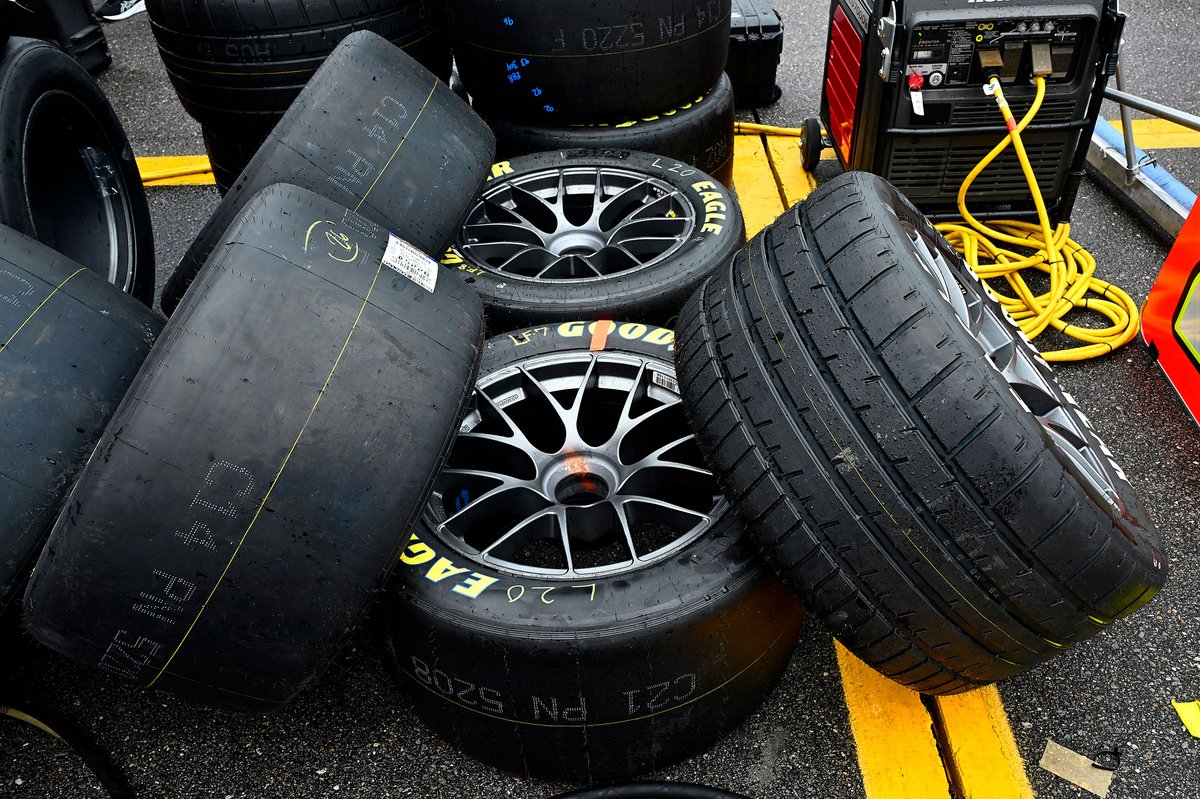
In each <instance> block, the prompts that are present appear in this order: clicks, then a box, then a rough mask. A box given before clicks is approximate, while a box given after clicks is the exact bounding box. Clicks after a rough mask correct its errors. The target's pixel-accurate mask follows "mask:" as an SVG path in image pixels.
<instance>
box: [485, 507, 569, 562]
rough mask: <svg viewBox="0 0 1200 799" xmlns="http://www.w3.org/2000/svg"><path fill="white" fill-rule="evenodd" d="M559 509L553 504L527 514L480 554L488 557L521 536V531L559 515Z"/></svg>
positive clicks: (526, 530) (523, 531) (527, 530)
mask: <svg viewBox="0 0 1200 799" xmlns="http://www.w3.org/2000/svg"><path fill="white" fill-rule="evenodd" d="M558 511H559V508H558V507H557V506H551V507H548V508H543V509H542V510H539V511H537V512H535V513H531V514H529V515H528V516H526V517H524V518H523V519H521V520H520V521H518V522H517V523H516V524H515V525H513V526H512V527H510V528H509V529H508V530H507V531H505V532H504V533H502V534H501V535H500V537H499V538H497V539H496V540H495V541H493V542H492V543H491V544H488V546H487V547H485V548H484V549H481V550H480V551H479V554H481V555H482V556H483V557H484V558H485V559H487V558H488V556H489V555H491V553H492V552H494V551H495V550H496V549H498V548H500V547H501V546H504V545H505V544H509V543H511V542H512V540H513V539H514V538H515V537H517V536H519V535H520V534H521V533H525V532H529V530H530V528H531V527H532V526H533V525H534V524H536V523H537V522H539V521H542V520H552V519H553V518H554V517H555V516H556V515H557V513H558ZM535 537H537V538H540V537H541V536H535Z"/></svg>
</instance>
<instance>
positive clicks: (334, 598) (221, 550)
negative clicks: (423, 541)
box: [25, 186, 483, 711]
mask: <svg viewBox="0 0 1200 799" xmlns="http://www.w3.org/2000/svg"><path fill="white" fill-rule="evenodd" d="M385 247H386V248H387V252H388V255H387V256H385ZM393 250H395V251H396V252H397V253H399V256H398V260H397V258H393V257H392V255H391V253H392V251H393ZM389 267H390V268H389ZM393 270H394V271H393ZM406 270H407V271H406ZM439 271H440V268H438V267H436V262H434V261H433V260H432V259H430V258H428V257H426V256H424V255H421V254H420V253H419V252H418V251H416V250H415V249H414V248H412V247H411V246H410V245H407V244H404V243H403V242H401V241H400V240H399V239H395V237H394V236H390V235H389V234H388V233H387V232H386V231H384V230H383V229H381V228H379V227H377V226H376V225H374V224H373V223H371V222H370V221H368V220H367V219H365V218H363V217H360V216H357V215H355V214H353V213H351V212H349V211H346V210H345V209H344V208H341V207H338V206H336V205H335V204H333V203H331V202H329V201H328V200H325V199H323V198H319V197H317V196H316V195H314V194H312V193H311V192H307V191H305V190H302V189H297V188H295V187H292V186H276V187H272V188H270V189H267V190H266V191H264V192H263V193H262V194H261V195H260V196H259V197H258V198H256V199H255V200H254V201H252V202H250V203H248V204H247V206H246V208H245V209H244V210H243V212H242V213H241V215H240V216H239V217H238V220H237V221H236V222H235V223H234V225H233V226H232V228H231V229H230V231H229V233H228V235H227V236H226V237H225V238H223V239H222V246H221V249H220V252H219V254H218V255H217V256H216V257H214V258H213V259H212V261H210V262H209V264H208V265H207V267H206V268H205V270H204V272H203V273H202V275H201V278H200V280H199V282H198V284H197V286H196V288H195V290H194V291H193V292H192V293H191V294H189V295H188V300H187V301H186V302H185V303H184V304H183V305H182V306H181V308H180V309H179V313H178V314H176V315H175V317H174V318H172V319H171V320H170V322H169V323H168V325H167V327H166V330H165V331H164V333H163V336H162V338H161V339H160V340H159V343H158V344H157V345H156V346H155V348H154V351H153V352H152V353H151V354H150V357H149V359H148V360H147V361H146V364H145V366H144V367H143V368H142V370H141V372H139V373H138V376H137V379H136V380H135V382H134V385H133V387H132V388H131V389H130V392H129V394H128V396H127V397H126V398H125V400H124V401H123V402H122V403H121V405H120V407H119V408H118V409H117V412H116V414H115V415H114V416H113V419H112V422H111V424H110V425H109V426H108V429H107V430H106V431H105V433H104V436H103V437H102V438H101V439H100V443H99V445H98V446H97V449H96V452H95V454H93V456H92V458H91V460H90V461H89V463H88V465H87V466H86V467H84V469H83V471H82V472H81V474H80V477H79V481H78V483H77V484H76V487H75V489H74V491H73V492H72V494H71V497H70V499H69V501H68V509H67V511H66V512H65V513H64V514H63V515H62V516H61V517H60V518H59V520H58V522H57V524H56V525H55V529H54V531H53V532H52V533H51V538H50V542H49V543H48V544H47V546H46V549H45V550H44V552H43V555H42V557H41V559H40V561H39V562H38V565H37V567H36V569H35V570H34V574H33V578H32V580H31V582H30V587H29V590H28V592H27V594H26V601H25V610H26V615H25V622H26V627H27V629H28V630H29V632H30V633H32V634H33V635H34V637H35V638H37V639H38V640H39V641H41V642H42V643H44V644H46V645H47V646H49V647H51V648H52V649H54V650H56V651H58V652H60V653H62V654H64V655H67V656H69V657H72V658H75V659H76V660H79V661H81V662H83V663H86V664H89V665H93V666H97V667H99V668H100V669H103V670H105V671H107V672H109V673H111V674H115V675H118V676H123V677H127V678H129V679H132V680H136V681H138V682H139V683H142V684H144V685H153V686H155V687H158V688H165V689H168V690H172V691H175V692H177V693H180V694H183V695H186V696H189V697H192V698H195V699H199V700H201V701H204V702H207V703H210V704H213V705H219V706H224V707H229V708H233V709H238V710H247V711H267V710H272V709H275V708H278V707H281V706H282V705H284V704H285V703H286V702H287V701H288V700H289V699H290V698H291V697H292V696H293V695H294V694H295V693H296V692H297V691H299V690H300V689H301V688H302V687H303V686H304V685H306V684H307V683H308V682H309V681H310V680H312V679H313V678H314V677H315V676H316V674H318V673H319V672H320V671H321V670H322V669H323V668H324V667H325V666H326V665H327V664H328V663H329V661H330V660H331V659H332V658H333V656H334V654H335V653H336V651H337V649H338V647H339V645H340V643H341V641H342V640H343V639H344V638H345V636H346V635H347V634H348V633H349V631H350V630H351V629H352V628H353V627H354V626H355V624H356V623H357V622H358V620H359V619H360V617H361V616H362V614H363V612H364V610H365V608H366V606H367V604H368V602H369V601H370V600H371V599H372V598H373V597H374V595H375V593H376V591H377V589H378V586H379V583H380V581H381V579H382V578H383V577H384V576H385V575H386V574H387V572H388V571H390V569H391V568H392V566H393V565H394V563H395V562H396V555H397V553H398V551H399V550H400V548H401V547H403V546H404V539H405V538H407V536H408V533H409V531H410V529H411V528H412V526H413V524H415V523H416V521H417V519H418V517H419V516H420V513H421V509H422V507H423V506H424V503H425V501H426V499H427V497H428V495H429V490H430V487H431V484H432V481H433V477H434V475H436V473H437V471H438V469H439V468H440V466H441V463H442V461H443V459H444V458H445V455H446V452H447V451H448V450H449V447H450V443H451V441H452V440H453V434H454V431H455V430H456V428H457V425H458V423H459V421H460V419H461V418H462V414H463V410H464V404H465V401H466V399H467V398H468V397H469V396H470V387H471V385H472V384H473V380H474V376H475V370H476V367H477V364H478V358H479V351H480V348H481V346H482V333H483V330H482V327H483V326H482V318H481V317H482V309H481V308H480V305H479V301H478V299H477V298H476V297H475V296H474V294H473V292H471V290H470V289H469V288H467V287H466V286H464V285H462V283H461V282H460V281H457V280H451V279H448V278H449V276H446V275H443V276H442V279H441V280H437V274H438V272H439ZM407 274H411V275H413V276H414V277H413V278H410V277H408V276H406V275H407ZM430 278H432V279H433V280H436V286H435V290H433V291H430V290H429V289H427V288H426V286H424V285H421V284H419V283H418V282H417V280H418V279H420V280H428V279H430Z"/></svg>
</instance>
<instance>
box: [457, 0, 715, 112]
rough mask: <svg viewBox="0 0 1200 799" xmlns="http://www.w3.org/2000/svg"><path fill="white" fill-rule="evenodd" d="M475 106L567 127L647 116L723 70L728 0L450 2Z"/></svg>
mask: <svg viewBox="0 0 1200 799" xmlns="http://www.w3.org/2000/svg"><path fill="white" fill-rule="evenodd" d="M446 10H447V13H448V17H449V20H450V33H451V35H452V37H453V39H454V59H455V63H456V64H457V65H458V71H459V74H460V75H462V80H463V84H464V85H465V86H466V87H467V91H468V92H469V93H470V94H471V99H472V101H473V102H474V103H475V105H476V107H478V108H479V109H481V110H482V111H485V112H487V113H489V114H503V115H505V116H507V117H508V118H509V119H514V120H525V121H534V120H538V121H541V122H543V123H552V124H555V125H565V124H569V123H571V122H595V121H597V120H608V119H628V118H630V117H631V116H633V117H640V116H649V115H651V114H656V113H658V112H660V111H662V110H663V109H664V108H676V107H678V106H679V105H681V104H682V103H686V102H688V101H689V100H692V99H694V98H695V97H697V96H699V95H701V94H703V93H704V92H706V91H708V90H709V89H710V88H711V87H712V86H714V85H715V84H716V82H717V79H718V78H720V77H721V71H722V70H723V69H725V56H726V55H727V53H728V51H729V14H730V0H605V2H603V3H598V2H595V0H555V2H553V3H547V2H544V0H498V1H497V0H447V4H446Z"/></svg>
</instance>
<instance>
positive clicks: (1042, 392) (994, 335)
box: [903, 222, 1121, 509]
mask: <svg viewBox="0 0 1200 799" xmlns="http://www.w3.org/2000/svg"><path fill="white" fill-rule="evenodd" d="M903 224H904V227H905V230H906V231H907V233H908V237H909V240H910V241H911V242H912V244H913V249H914V250H915V252H916V255H917V258H918V259H919V260H920V262H921V266H922V267H923V268H924V269H925V271H926V272H928V273H929V275H930V276H931V277H932V278H933V279H934V282H935V283H936V284H937V286H938V291H939V292H940V293H941V295H942V296H943V297H944V298H945V299H946V300H947V301H948V302H949V303H950V305H951V306H952V307H953V308H954V314H955V316H957V317H958V319H959V321H960V322H962V325H963V327H965V328H966V329H967V330H968V331H969V332H970V333H971V335H972V336H973V337H974V338H975V340H976V341H978V342H979V343H980V345H981V346H982V347H983V351H984V352H985V353H986V354H987V356H988V359H989V360H990V361H991V362H992V365H993V366H995V367H996V370H997V371H998V372H999V373H1000V374H1001V375H1002V376H1003V378H1004V380H1005V382H1007V383H1008V386H1009V388H1010V389H1011V390H1012V392H1013V394H1014V395H1016V397H1017V398H1018V399H1019V400H1020V401H1021V403H1022V404H1023V405H1024V406H1025V407H1026V408H1028V409H1029V412H1030V413H1031V414H1032V415H1033V416H1034V418H1035V419H1037V421H1038V423H1039V424H1041V426H1042V429H1043V430H1044V431H1045V434H1046V437H1047V438H1048V439H1049V441H1050V442H1051V443H1052V444H1053V445H1054V446H1055V447H1056V448H1057V449H1058V450H1059V451H1060V452H1061V453H1062V454H1063V455H1064V456H1066V458H1067V460H1068V461H1069V463H1070V464H1071V467H1073V471H1074V472H1075V473H1076V476H1077V477H1078V478H1080V479H1082V480H1083V481H1084V483H1085V484H1086V485H1087V486H1089V487H1090V488H1091V489H1092V490H1093V491H1094V492H1095V493H1096V494H1098V495H1099V496H1101V497H1103V498H1104V501H1105V502H1107V503H1108V504H1109V505H1110V506H1111V507H1113V508H1114V509H1120V508H1121V501H1120V496H1121V495H1120V493H1119V492H1118V491H1117V487H1116V485H1114V483H1113V481H1112V479H1111V478H1110V477H1109V471H1108V469H1106V468H1105V464H1109V463H1111V459H1110V458H1109V457H1108V455H1107V453H1105V452H1103V451H1101V450H1100V449H1099V446H1101V445H1100V440H1099V439H1098V438H1097V437H1096V435H1095V433H1092V432H1090V431H1089V430H1088V429H1087V427H1086V422H1085V421H1084V419H1083V416H1082V412H1081V411H1079V410H1077V409H1075V408H1072V407H1069V406H1070V404H1071V400H1070V398H1069V397H1068V396H1067V395H1066V394H1065V393H1064V392H1063V391H1062V390H1061V389H1060V388H1058V387H1057V386H1056V385H1054V383H1053V382H1052V380H1051V379H1050V378H1049V374H1048V373H1049V371H1050V370H1049V367H1048V366H1046V365H1045V361H1044V360H1043V359H1042V357H1041V356H1040V355H1039V354H1038V353H1037V350H1035V349H1034V348H1033V345H1032V344H1030V343H1029V342H1028V340H1026V339H1025V338H1024V335H1023V334H1022V333H1021V331H1020V328H1018V327H1017V325H1016V323H1015V322H1013V321H1012V319H1011V318H1009V317H1008V314H1006V313H1005V311H1004V309H1003V308H1002V307H1001V306H1000V305H999V304H998V303H995V302H985V301H984V298H983V296H982V292H985V291H987V290H988V289H987V288H986V287H985V286H984V285H983V283H982V281H980V280H978V279H977V278H972V277H966V278H965V279H966V280H972V281H973V283H974V285H973V286H965V285H963V283H962V280H960V278H959V276H958V274H957V273H956V270H955V269H953V268H952V267H951V265H950V262H949V260H948V258H947V255H946V254H945V253H944V252H943V251H942V249H941V247H939V246H938V244H937V243H936V242H934V241H932V240H931V237H932V235H934V234H933V233H932V232H931V231H919V230H917V229H916V228H915V227H913V226H912V225H910V224H908V223H907V222H905V223H903ZM947 246H948V245H947ZM960 268H961V269H962V270H969V267H967V266H965V265H960Z"/></svg>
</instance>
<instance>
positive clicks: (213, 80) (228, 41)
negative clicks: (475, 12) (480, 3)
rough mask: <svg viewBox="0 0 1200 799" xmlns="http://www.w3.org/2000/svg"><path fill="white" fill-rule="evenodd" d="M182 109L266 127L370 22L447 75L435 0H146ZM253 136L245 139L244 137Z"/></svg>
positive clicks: (220, 123) (229, 131)
mask: <svg viewBox="0 0 1200 799" xmlns="http://www.w3.org/2000/svg"><path fill="white" fill-rule="evenodd" d="M146 11H147V13H148V15H149V17H150V22H151V30H152V31H153V32H154V38H155V40H156V41H157V43H158V50H159V53H160V54H161V55H162V59H163V63H164V64H165V65H166V69H167V76H168V77H169V78H170V79H171V83H172V85H173V86H174V87H175V91H176V93H177V94H178V95H179V99H180V102H182V103H183V107H184V109H185V110H186V111H187V112H188V113H189V114H190V115H191V116H192V118H194V119H195V120H196V121H197V122H199V123H200V124H202V125H206V126H209V127H213V128H218V127H219V128H223V129H224V130H225V132H226V135H227V136H240V135H244V133H243V128H244V127H247V126H248V127H249V129H250V130H254V131H259V130H270V128H271V126H272V125H273V124H274V123H275V122H277V121H279V118H280V117H282V116H283V114H284V112H285V111H287V109H288V106H289V105H291V103H292V101H293V100H295V99H296V96H297V95H298V94H299V93H300V90H301V89H303V88H304V84H305V83H307V82H308V80H309V78H311V77H312V76H313V73H314V72H316V70H317V68H318V67H320V66H321V63H322V62H323V61H324V60H325V59H326V58H327V57H328V56H329V54H330V53H331V52H332V51H333V49H334V47H335V46H336V45H337V44H338V42H340V41H341V40H342V39H344V38H345V37H346V36H347V35H349V34H350V33H352V32H354V31H357V30H369V31H371V32H373V33H376V34H378V35H380V36H382V37H383V38H385V39H387V40H388V41H390V42H392V43H393V44H395V45H397V46H398V47H402V48H404V49H405V50H406V51H407V52H408V54H409V55H410V56H412V57H413V58H415V59H416V60H417V61H419V62H420V63H421V64H423V65H424V66H425V67H426V68H427V69H429V70H430V71H432V72H433V73H434V74H436V75H438V76H439V77H441V78H442V79H443V80H448V79H449V77H450V43H449V36H448V34H447V31H446V26H445V18H444V14H443V9H442V4H441V0H336V1H335V0H306V2H303V3H296V2H278V0H274V1H272V0H266V2H255V1H252V0H147V2H146ZM258 143H261V140H260V141H259V142H257V143H255V142H253V141H250V140H247V146H249V145H251V144H254V145H255V146H257V144H258Z"/></svg>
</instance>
